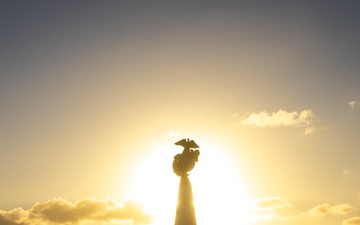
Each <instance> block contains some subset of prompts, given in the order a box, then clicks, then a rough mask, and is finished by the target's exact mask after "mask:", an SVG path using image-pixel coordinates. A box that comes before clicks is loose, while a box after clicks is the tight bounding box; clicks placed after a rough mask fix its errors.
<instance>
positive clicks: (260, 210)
mask: <svg viewBox="0 0 360 225" xmlns="http://www.w3.org/2000/svg"><path fill="white" fill-rule="evenodd" d="M254 206H255V213H256V218H257V220H258V221H269V220H286V219H287V218H285V217H282V216H280V215H279V214H278V212H277V211H278V210H281V209H286V208H290V207H292V206H293V205H292V204H291V203H290V202H289V201H287V200H285V199H282V198H280V197H277V196H275V197H264V198H261V199H258V200H256V201H255V202H254Z"/></svg>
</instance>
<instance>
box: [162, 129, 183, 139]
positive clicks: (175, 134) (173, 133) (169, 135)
mask: <svg viewBox="0 0 360 225" xmlns="http://www.w3.org/2000/svg"><path fill="white" fill-rule="evenodd" d="M180 134H181V132H175V131H173V130H169V132H168V133H167V134H165V135H164V136H165V137H167V138H168V137H177V136H179V135H180Z"/></svg>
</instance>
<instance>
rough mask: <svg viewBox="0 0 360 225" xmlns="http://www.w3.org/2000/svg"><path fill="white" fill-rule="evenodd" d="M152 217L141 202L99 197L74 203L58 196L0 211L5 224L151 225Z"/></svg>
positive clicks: (0, 216)
mask: <svg viewBox="0 0 360 225" xmlns="http://www.w3.org/2000/svg"><path fill="white" fill-rule="evenodd" d="M151 220H152V218H151V216H150V215H148V214H146V213H145V212H144V211H143V208H142V206H141V205H140V204H138V203H137V202H134V201H128V202H126V203H125V204H121V203H119V202H117V201H116V200H113V199H110V198H107V199H105V200H96V199H90V198H86V199H83V200H80V201H77V202H74V203H72V202H70V201H67V200H65V199H63V198H55V199H52V200H49V201H47V202H38V203H36V204H35V205H33V206H32V207H31V208H30V209H29V210H24V209H22V208H16V209H13V210H10V211H3V210H0V224H1V225H38V224H41V225H60V224H63V225H85V224H86V225H88V224H97V225H105V224H106V225H110V224H119V222H122V223H121V224H124V225H125V224H128V225H130V224H131V225H133V224H138V225H140V224H143V225H145V224H150V222H151Z"/></svg>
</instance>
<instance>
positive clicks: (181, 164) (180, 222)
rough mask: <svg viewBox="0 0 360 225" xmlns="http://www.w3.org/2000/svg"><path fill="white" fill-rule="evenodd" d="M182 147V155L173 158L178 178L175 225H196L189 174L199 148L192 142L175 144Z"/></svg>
mask: <svg viewBox="0 0 360 225" xmlns="http://www.w3.org/2000/svg"><path fill="white" fill-rule="evenodd" d="M175 144H176V145H180V146H182V147H184V150H183V151H182V153H179V154H177V155H175V156H174V161H173V164H172V166H173V170H174V173H175V174H176V175H177V176H179V177H180V184H179V195H178V202H177V207H176V216H175V225H196V215H195V207H194V200H193V192H192V186H191V182H190V179H189V177H188V176H189V173H188V172H190V171H191V170H192V169H193V168H194V167H195V163H196V162H197V161H198V158H199V155H200V151H199V150H197V149H196V148H199V146H198V145H197V144H196V143H195V141H193V140H189V139H188V138H187V139H182V140H180V141H178V142H176V143H175Z"/></svg>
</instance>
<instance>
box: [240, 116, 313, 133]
mask: <svg viewBox="0 0 360 225" xmlns="http://www.w3.org/2000/svg"><path fill="white" fill-rule="evenodd" d="M235 116H236V117H237V115H235ZM315 118H316V116H315V114H314V112H313V111H312V110H303V111H301V112H296V111H294V112H287V111H285V110H279V111H277V112H272V113H268V112H266V111H262V112H259V113H250V114H248V115H247V116H244V117H241V118H239V119H240V124H241V125H244V126H253V127H281V126H282V127H293V128H304V129H305V131H304V134H305V135H306V134H311V133H312V132H313V131H314V130H315V127H314V119H315Z"/></svg>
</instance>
